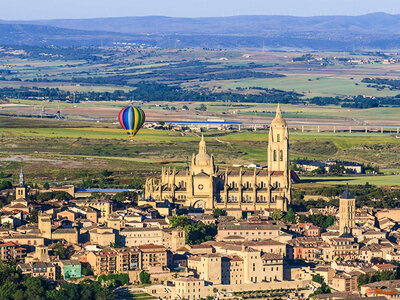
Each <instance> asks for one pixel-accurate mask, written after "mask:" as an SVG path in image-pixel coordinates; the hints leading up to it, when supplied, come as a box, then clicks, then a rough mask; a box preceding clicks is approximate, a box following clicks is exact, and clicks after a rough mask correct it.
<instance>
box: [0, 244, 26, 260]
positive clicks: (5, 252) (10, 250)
mask: <svg viewBox="0 0 400 300" xmlns="http://www.w3.org/2000/svg"><path fill="white" fill-rule="evenodd" d="M25 256H26V249H25V248H23V247H21V245H19V244H17V243H13V242H8V243H4V244H0V260H1V261H16V262H21V261H24V258H25Z"/></svg>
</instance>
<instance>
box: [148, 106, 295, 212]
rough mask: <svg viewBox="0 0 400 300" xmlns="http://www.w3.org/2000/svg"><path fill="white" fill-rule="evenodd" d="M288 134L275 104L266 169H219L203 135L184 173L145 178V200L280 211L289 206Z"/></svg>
mask: <svg viewBox="0 0 400 300" xmlns="http://www.w3.org/2000/svg"><path fill="white" fill-rule="evenodd" d="M290 174H291V171H290V169H289V132H288V127H287V124H286V121H285V120H284V119H283V117H282V113H281V110H280V107H279V105H278V108H277V112H276V116H275V118H274V120H273V121H272V123H271V126H270V130H269V141H268V170H256V169H254V170H242V169H240V170H228V169H226V170H225V171H221V170H219V169H218V168H217V167H216V165H215V161H214V156H213V155H211V156H210V155H209V154H208V153H207V148H206V142H205V140H204V137H203V136H202V138H201V141H200V144H199V152H198V153H197V154H196V155H194V154H193V156H192V161H191V165H190V167H189V168H187V169H186V170H183V171H177V170H175V169H173V170H171V169H170V168H162V171H161V179H160V180H156V179H155V178H148V179H147V180H146V184H145V201H147V202H154V201H155V202H165V201H169V202H174V203H178V204H182V205H185V206H191V207H195V208H203V209H213V208H224V209H234V208H239V209H241V210H248V211H253V210H263V209H275V208H277V209H281V210H284V211H286V210H287V207H288V205H290V203H291V193H290V191H291V176H290Z"/></svg>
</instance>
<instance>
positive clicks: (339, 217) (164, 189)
mask: <svg viewBox="0 0 400 300" xmlns="http://www.w3.org/2000/svg"><path fill="white" fill-rule="evenodd" d="M288 142H289V131H288V126H287V123H286V121H285V119H284V118H283V117H282V112H281V109H280V107H279V105H278V107H277V111H276V115H275V118H274V119H273V121H272V122H271V124H270V126H269V142H268V149H266V151H267V153H268V166H267V168H266V169H257V168H256V167H254V168H253V169H249V168H236V169H235V168H234V169H220V168H219V166H218V164H217V162H215V160H214V156H213V155H212V154H211V153H208V151H207V146H206V142H205V140H204V137H202V138H201V139H200V141H199V150H198V153H195V154H193V156H192V160H191V163H190V165H189V166H188V167H187V168H186V169H184V170H177V169H171V168H164V167H163V168H162V170H161V176H160V174H157V176H155V177H151V178H147V179H146V182H145V184H144V191H141V190H133V189H118V188H115V189H109V188H108V189H99V188H96V189H94V188H87V189H78V188H76V187H75V186H73V185H68V186H57V185H48V184H46V185H45V186H42V187H39V186H35V187H30V186H27V185H26V183H25V175H24V173H23V170H21V171H20V175H19V180H18V181H19V182H18V184H17V185H16V186H4V187H3V189H2V190H1V193H2V195H3V196H4V195H7V197H8V198H9V199H12V200H11V202H10V203H9V204H6V205H4V206H3V207H2V208H1V225H2V226H1V229H0V239H1V241H2V242H1V244H0V254H1V256H0V257H1V261H2V262H3V263H10V262H14V263H15V264H16V270H17V271H18V272H20V273H21V274H22V275H27V276H31V277H33V278H43V279H46V280H48V281H50V282H61V281H65V282H73V283H77V282H83V281H87V280H89V281H93V282H101V283H102V284H103V286H112V287H113V288H114V294H115V295H117V297H119V298H125V297H127V296H126V294H123V293H127V294H130V295H131V296H132V295H133V296H134V297H135V298H134V299H141V298H140V295H142V298H143V295H145V296H144V298H143V299H152V298H158V299H247V298H261V299H281V298H287V299H309V298H312V297H315V298H316V299H348V297H364V296H381V297H386V298H388V299H391V298H392V297H393V293H389V292H390V291H396V289H397V288H399V287H400V268H399V261H400V246H399V240H398V239H399V236H400V233H399V223H400V209H398V208H373V207H368V206H362V207H359V206H358V205H357V203H356V196H355V195H353V193H352V188H351V187H350V186H347V187H343V190H342V191H341V194H340V195H339V197H337V198H338V202H339V207H335V206H327V207H322V208H316V207H313V208H310V209H309V210H308V211H306V212H299V211H296V209H295V207H292V204H293V203H292V185H295V184H297V183H298V182H300V180H301V179H300V178H299V176H298V175H297V174H296V172H295V171H293V170H291V169H290V164H289V147H288ZM317 167H320V166H319V165H318V166H316V168H317ZM324 167H325V166H324ZM132 193H133V194H137V195H138V199H137V201H132V199H131V194H132ZM393 195H396V194H393ZM398 196H399V193H397V199H394V200H397V201H398V200H399V198H398ZM322 224H323V225H322ZM325 225H326V226H325ZM135 295H136V296H135ZM146 295H147V296H146ZM146 297H147V298H146ZM101 299H108V298H107V297H106V296H104V297H103V298H101ZM383 299H384V298H383Z"/></svg>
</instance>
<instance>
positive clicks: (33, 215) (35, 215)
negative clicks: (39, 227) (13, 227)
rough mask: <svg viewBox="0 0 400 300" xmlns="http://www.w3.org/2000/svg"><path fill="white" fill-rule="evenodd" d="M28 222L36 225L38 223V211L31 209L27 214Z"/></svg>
mask: <svg viewBox="0 0 400 300" xmlns="http://www.w3.org/2000/svg"><path fill="white" fill-rule="evenodd" d="M29 222H30V223H37V222H38V211H37V210H36V209H32V210H31V212H30V214H29Z"/></svg>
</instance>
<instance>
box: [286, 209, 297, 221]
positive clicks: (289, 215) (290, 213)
mask: <svg viewBox="0 0 400 300" xmlns="http://www.w3.org/2000/svg"><path fill="white" fill-rule="evenodd" d="M285 220H286V222H289V223H292V224H295V223H296V214H295V213H294V210H293V208H289V210H288V212H287V214H286V216H285Z"/></svg>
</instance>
